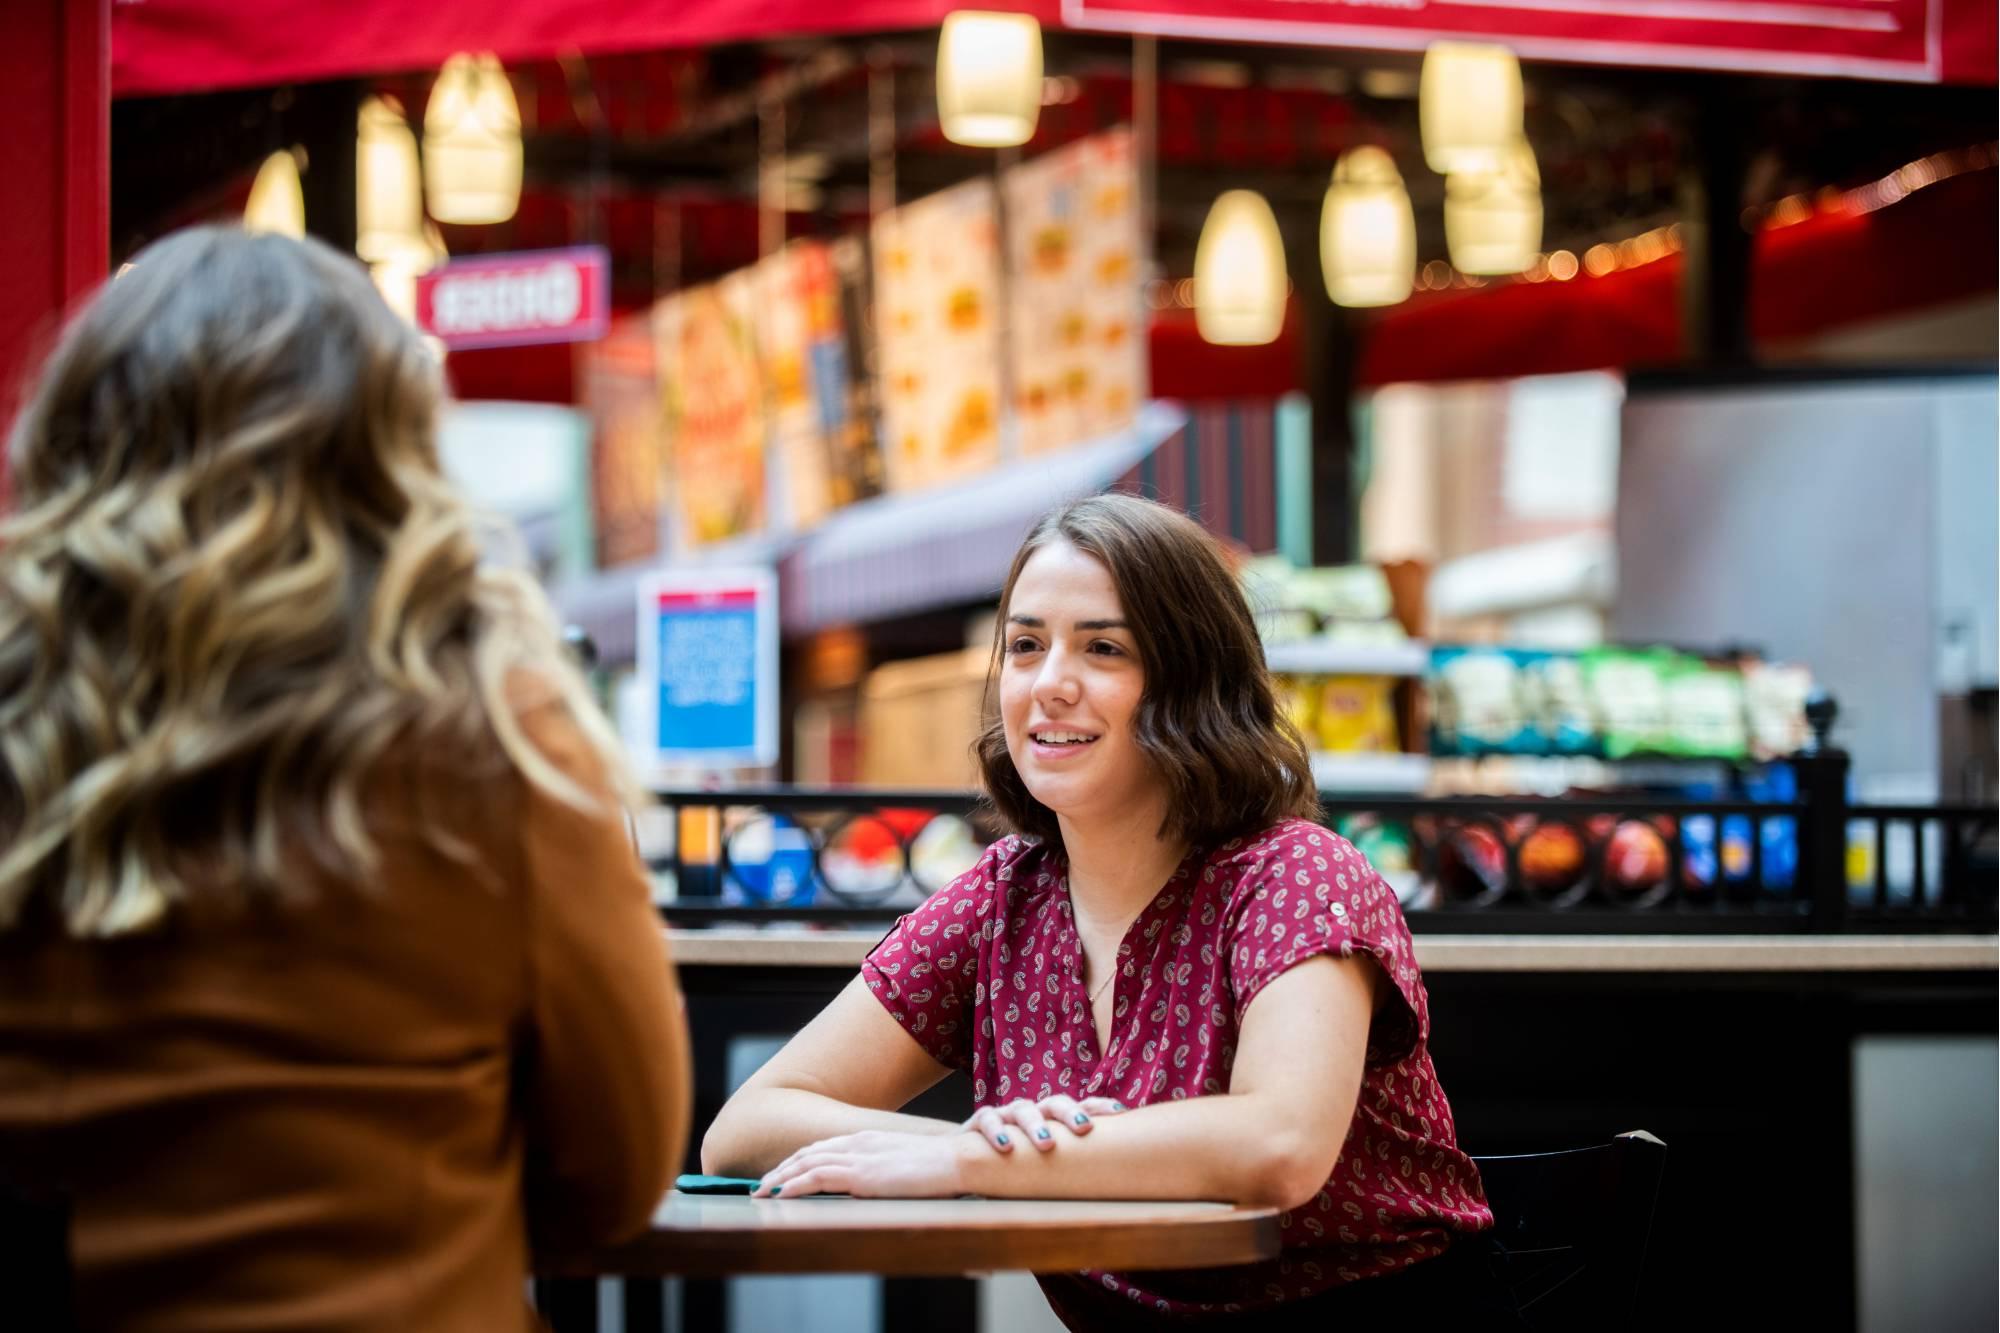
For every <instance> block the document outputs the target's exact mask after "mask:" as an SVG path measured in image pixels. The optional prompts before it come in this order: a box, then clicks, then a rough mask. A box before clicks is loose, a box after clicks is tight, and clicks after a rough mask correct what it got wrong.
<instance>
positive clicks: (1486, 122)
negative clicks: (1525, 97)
mask: <svg viewBox="0 0 2000 1333" xmlns="http://www.w3.org/2000/svg"><path fill="white" fill-rule="evenodd" d="M1417 116H1418V121H1419V124H1420V125H1421V127H1422V130H1423V138H1424V161H1426V162H1428V163H1429V164H1430V168H1431V170H1432V171H1435V172H1439V173H1440V174H1443V175H1453V174H1455V173H1457V172H1461V171H1497V170H1499V168H1500V166H1501V160H1502V159H1503V158H1504V157H1505V156H1506V155H1507V151H1508V149H1509V147H1510V146H1511V145H1512V144H1513V142H1514V141H1515V140H1516V139H1518V138H1520V137H1521V133H1522V129H1521V126H1522V120H1521V62H1520V61H1519V60H1517V59H1516V58H1515V56H1514V53H1513V52H1512V51H1509V50H1508V49H1507V48H1506V47H1504V46H1489V45H1485V44H1482V43H1477V42H1433V43H1431V46H1430V49H1429V50H1427V51H1425V52H1424V73H1423V79H1422V82H1421V84H1420V85H1419V88H1418V94H1417Z"/></svg>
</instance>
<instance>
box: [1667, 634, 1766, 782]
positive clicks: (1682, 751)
mask: <svg viewBox="0 0 2000 1333" xmlns="http://www.w3.org/2000/svg"><path fill="white" fill-rule="evenodd" d="M1661 678H1662V680H1661V683H1662V686H1663V688H1664V689H1665V692H1666V703H1667V731H1666V735H1665V736H1664V737H1663V738H1662V739H1661V742H1660V748H1661V750H1662V751H1664V752H1665V753H1667V754H1678V755H1692V756H1696V757H1699V758H1704V759H1741V758H1743V757H1744V756H1745V755H1746V754H1748V753H1749V751H1750V736H1749V730H1748V728H1747V726H1746V725H1745V723H1744V710H1743V677H1742V675H1741V673H1739V672H1737V671H1736V670H1735V669H1734V668H1731V667H1718V666H1711V665H1709V664H1708V663H1706V662H1702V661H1700V660H1698V659H1696V658H1692V657H1679V658H1676V659H1675V660H1674V661H1673V662H1671V663H1670V664H1668V666H1667V667H1666V668H1665V669H1664V670H1663V672H1662V673H1661Z"/></svg>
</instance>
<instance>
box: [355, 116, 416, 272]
mask: <svg viewBox="0 0 2000 1333" xmlns="http://www.w3.org/2000/svg"><path fill="white" fill-rule="evenodd" d="M354 194H355V228H354V233H355V234H354V252H355V253H356V254H358V255H360V256H361V257H362V258H363V259H365V260H368V261H369V262H370V263H373V262H375V261H376V260H378V259H390V258H393V257H395V256H396V255H397V254H399V253H407V252H408V251H410V250H411V249H413V248H416V247H418V246H421V245H422V244H423V231H422V226H423V219H424V204H423V194H422V187H421V185H420V183H419V180H418V175H417V137H416V135H414V134H412V133H410V125H409V122H408V121H406V120H404V119H403V109H402V108H401V107H400V106H398V105H397V104H396V103H395V102H393V101H391V100H390V99H388V98H386V97H371V98H369V99H368V100H367V101H365V102H363V103H362V104H361V117H360V130H359V139H358V142H357V143H356V145H355V157H354Z"/></svg>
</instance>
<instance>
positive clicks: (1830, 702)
mask: <svg viewBox="0 0 2000 1333" xmlns="http://www.w3.org/2000/svg"><path fill="white" fill-rule="evenodd" d="M1805 714H1806V725H1807V726H1808V727H1811V728H1812V739H1811V740H1809V741H1807V742H1806V753H1807V754H1825V753H1826V752H1827V751H1828V750H1830V749H1832V748H1833V745H1832V742H1831V741H1829V740H1828V736H1829V735H1830V734H1831V733H1832V731H1833V724H1834V722H1835V721H1836V720H1837V719H1838V718H1839V717H1840V702H1839V700H1837V699H1835V698H1834V697H1833V696H1832V695H1831V694H1828V693H1827V692H1826V691H1825V690H1822V689H1817V688H1816V689H1814V690H1813V692H1812V693H1811V694H1808V695H1807V696H1806V707H1805Z"/></svg>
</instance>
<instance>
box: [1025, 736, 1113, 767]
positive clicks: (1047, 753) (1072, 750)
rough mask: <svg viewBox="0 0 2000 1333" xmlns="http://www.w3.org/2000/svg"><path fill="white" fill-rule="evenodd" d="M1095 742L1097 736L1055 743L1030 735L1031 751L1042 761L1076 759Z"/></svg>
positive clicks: (1029, 747) (1029, 746) (1057, 761)
mask: <svg viewBox="0 0 2000 1333" xmlns="http://www.w3.org/2000/svg"><path fill="white" fill-rule="evenodd" d="M1095 744H1097V738H1096V737H1094V736H1093V737H1092V738H1091V739H1089V740H1087V741H1081V742H1071V743H1069V744H1055V745H1051V744H1049V743H1047V742H1046V741H1038V740H1036V739H1035V738H1034V737H1033V736H1030V737H1028V749H1029V751H1030V752H1031V753H1032V754H1033V755H1034V756H1035V758H1036V759H1037V760H1039V761H1041V762H1042V763H1061V762H1062V761H1063V760H1065V759H1074V758H1076V757H1077V756H1078V755H1080V754H1082V753H1083V752H1084V751H1086V750H1088V749H1089V748H1090V747H1091V746H1093V745H1095Z"/></svg>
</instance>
